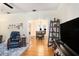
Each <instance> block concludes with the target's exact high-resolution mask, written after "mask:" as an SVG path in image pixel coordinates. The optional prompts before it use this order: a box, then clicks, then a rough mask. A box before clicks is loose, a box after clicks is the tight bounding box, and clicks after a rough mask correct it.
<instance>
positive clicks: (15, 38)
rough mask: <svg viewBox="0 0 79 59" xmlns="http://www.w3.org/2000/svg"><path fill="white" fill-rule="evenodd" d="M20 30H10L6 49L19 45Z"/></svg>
mask: <svg viewBox="0 0 79 59" xmlns="http://www.w3.org/2000/svg"><path fill="white" fill-rule="evenodd" d="M20 44H21V38H20V32H18V31H12V32H11V34H10V38H9V39H8V41H7V49H10V48H17V47H21V45H20Z"/></svg>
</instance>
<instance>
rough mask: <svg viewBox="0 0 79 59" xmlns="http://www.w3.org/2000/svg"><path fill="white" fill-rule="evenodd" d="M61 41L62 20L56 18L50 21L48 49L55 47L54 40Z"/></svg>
mask: <svg viewBox="0 0 79 59" xmlns="http://www.w3.org/2000/svg"><path fill="white" fill-rule="evenodd" d="M59 39H60V20H59V19H56V18H54V20H50V26H49V38H48V47H50V46H53V42H54V40H59Z"/></svg>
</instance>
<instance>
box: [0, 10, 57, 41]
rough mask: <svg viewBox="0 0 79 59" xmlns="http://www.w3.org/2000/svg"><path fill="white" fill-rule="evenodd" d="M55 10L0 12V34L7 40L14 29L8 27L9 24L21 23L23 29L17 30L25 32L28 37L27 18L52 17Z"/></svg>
mask: <svg viewBox="0 0 79 59" xmlns="http://www.w3.org/2000/svg"><path fill="white" fill-rule="evenodd" d="M55 16H56V15H55V12H52V11H41V12H28V13H16V14H1V15H0V34H2V35H3V39H4V40H7V39H8V38H9V37H10V33H11V31H14V29H8V26H9V24H18V23H23V24H24V25H23V29H20V30H19V31H20V32H21V34H26V36H27V38H28V37H29V35H28V34H29V28H28V26H29V23H28V21H29V20H34V19H47V20H50V19H53V17H55Z"/></svg>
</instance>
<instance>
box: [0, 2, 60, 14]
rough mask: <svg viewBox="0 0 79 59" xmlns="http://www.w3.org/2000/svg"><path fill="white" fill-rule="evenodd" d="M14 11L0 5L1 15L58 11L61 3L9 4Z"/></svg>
mask: <svg viewBox="0 0 79 59" xmlns="http://www.w3.org/2000/svg"><path fill="white" fill-rule="evenodd" d="M8 4H9V5H10V6H12V7H13V9H11V8H9V7H7V6H6V5H4V4H2V3H1V4H0V13H8V14H9V13H21V12H32V11H33V10H36V11H49V10H52V11H56V10H57V9H58V7H59V5H60V4H59V3H8Z"/></svg>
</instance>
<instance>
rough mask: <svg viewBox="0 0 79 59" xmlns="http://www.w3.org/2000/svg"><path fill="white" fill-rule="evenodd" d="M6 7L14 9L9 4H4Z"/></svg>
mask: <svg viewBox="0 0 79 59" xmlns="http://www.w3.org/2000/svg"><path fill="white" fill-rule="evenodd" d="M3 4H4V5H6V6H7V7H9V8H10V9H13V7H12V6H11V5H9V4H8V3H3Z"/></svg>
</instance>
